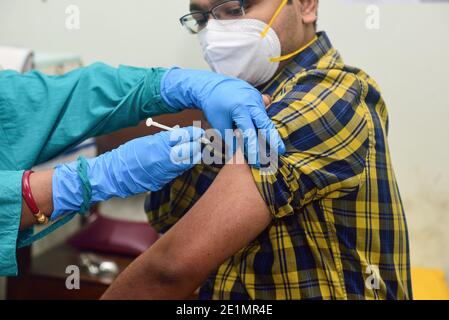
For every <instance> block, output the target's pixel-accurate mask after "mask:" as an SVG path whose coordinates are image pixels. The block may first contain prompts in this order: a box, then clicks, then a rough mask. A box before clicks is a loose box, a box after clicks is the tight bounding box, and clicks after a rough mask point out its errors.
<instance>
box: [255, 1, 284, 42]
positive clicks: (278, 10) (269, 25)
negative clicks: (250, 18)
mask: <svg viewBox="0 0 449 320" xmlns="http://www.w3.org/2000/svg"><path fill="white" fill-rule="evenodd" d="M287 2H288V0H282V3H281V4H280V5H279V8H277V10H276V12H275V13H274V15H273V18H271V20H270V22H269V23H268V25H267V26H266V28H265V30H264V31H263V32H262V34H261V36H262V39H263V38H265V37H266V36H267V33H268V31H270V28H271V26H272V25H273V23H274V21H276V18H277V17H278V15H279V14H280V13H281V11H282V9H284V7H285V5H286V4H287Z"/></svg>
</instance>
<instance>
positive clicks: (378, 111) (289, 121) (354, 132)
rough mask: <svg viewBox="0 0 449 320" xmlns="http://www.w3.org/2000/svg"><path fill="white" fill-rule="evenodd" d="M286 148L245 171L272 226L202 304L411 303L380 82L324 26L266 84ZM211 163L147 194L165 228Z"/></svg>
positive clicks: (203, 183)
mask: <svg viewBox="0 0 449 320" xmlns="http://www.w3.org/2000/svg"><path fill="white" fill-rule="evenodd" d="M263 91H264V92H265V93H268V94H270V95H271V96H272V97H273V104H272V105H271V107H270V108H269V111H268V113H269V115H270V117H271V118H272V120H273V122H274V123H275V125H276V127H277V129H278V130H279V132H280V134H281V136H282V138H283V139H284V141H285V143H286V147H287V153H286V154H285V155H284V156H281V157H280V159H279V169H278V171H277V172H276V173H275V174H274V175H264V174H261V172H260V171H259V170H257V169H252V174H253V176H254V179H255V181H256V184H257V186H258V189H259V191H260V193H261V195H262V197H263V199H264V200H265V202H266V204H267V206H268V207H269V209H270V211H271V212H272V214H273V217H274V219H273V221H272V223H271V225H270V226H269V227H268V228H267V229H266V230H265V231H264V232H262V234H261V235H260V236H259V237H258V238H257V239H256V240H254V241H253V242H252V243H251V244H250V245H248V246H247V247H246V248H243V249H242V250H240V251H239V252H237V253H236V254H235V255H234V256H233V257H231V258H230V259H229V260H227V261H226V262H225V263H223V264H222V265H221V266H220V267H219V268H218V270H217V271H216V272H215V273H214V274H213V275H211V277H210V278H209V280H208V281H207V282H206V283H205V284H204V285H203V287H202V289H201V294H200V298H202V299H239V300H240V299H411V298H412V291H411V283H410V263H409V243H408V233H407V225H406V221H405V216H404V211H403V207H402V203H401V198H400V195H399V190H398V186H397V184H396V179H395V175H394V171H393V167H392V164H391V158H390V154H389V149H388V144H387V133H388V114H387V108H386V105H385V102H384V100H383V98H382V96H381V93H380V90H379V87H378V86H377V84H376V83H375V82H374V81H373V80H372V79H371V78H370V77H369V76H368V75H367V74H366V73H364V72H363V71H361V70H359V69H356V68H353V67H349V66H346V65H345V64H344V63H343V61H342V59H341V57H340V55H339V53H338V52H337V51H336V50H335V49H334V48H333V47H332V45H331V43H330V41H329V39H328V37H327V36H326V34H325V33H320V34H318V40H317V41H315V42H314V43H313V44H311V45H310V46H309V47H308V48H307V49H306V50H305V51H303V52H302V53H301V54H299V55H298V56H296V57H295V59H294V60H293V61H292V62H291V63H289V65H288V66H287V67H286V68H285V69H284V70H283V71H282V72H281V73H280V74H279V75H278V76H277V77H276V78H275V79H274V80H273V81H272V83H270V84H269V85H268V86H267V87H266V88H265V90H263ZM218 172H219V169H217V168H212V167H207V166H204V165H199V166H197V167H195V168H194V169H192V170H191V171H189V172H187V173H185V174H184V175H183V176H181V177H180V178H178V179H177V180H175V181H174V182H173V183H171V184H170V185H169V186H167V187H166V188H165V189H164V190H162V191H160V192H156V193H152V194H151V195H150V196H149V197H148V199H147V201H146V211H147V212H148V217H149V220H150V222H151V224H152V225H153V226H154V227H155V228H156V229H157V230H159V231H160V232H165V231H167V230H168V229H169V228H170V227H171V226H172V225H173V224H175V223H176V222H177V221H178V220H179V219H180V218H181V217H182V216H183V215H184V214H185V213H186V212H187V211H188V210H189V209H190V208H191V207H192V206H193V204H194V203H195V202H196V201H197V200H198V199H199V198H200V197H201V195H202V194H204V193H205V192H206V190H207V189H208V187H209V186H210V185H211V184H212V183H213V180H214V178H215V177H216V175H217V173H218Z"/></svg>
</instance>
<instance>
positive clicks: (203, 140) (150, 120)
mask: <svg viewBox="0 0 449 320" xmlns="http://www.w3.org/2000/svg"><path fill="white" fill-rule="evenodd" d="M146 124H147V127H156V128H159V129H162V130H165V131H175V130H176V129H177V128H179V126H176V127H175V128H172V127H168V126H165V125H163V124H160V123H158V122H156V121H154V120H153V118H148V119H147V123H146ZM201 143H203V144H206V145H208V144H212V142H210V140H209V139H207V138H204V137H203V138H201Z"/></svg>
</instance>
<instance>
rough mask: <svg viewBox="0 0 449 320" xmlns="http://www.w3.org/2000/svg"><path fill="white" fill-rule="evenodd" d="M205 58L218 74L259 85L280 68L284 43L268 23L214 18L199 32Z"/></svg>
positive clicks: (253, 20)
mask: <svg viewBox="0 0 449 320" xmlns="http://www.w3.org/2000/svg"><path fill="white" fill-rule="evenodd" d="M198 38H199V40H200V44H201V47H202V49H203V55H204V59H205V60H206V61H207V63H208V64H209V66H210V67H211V69H212V70H213V71H215V72H217V73H221V74H225V75H227V76H231V77H236V78H240V79H242V80H245V81H247V82H249V83H250V84H252V85H253V86H255V87H257V86H260V85H262V84H264V83H266V82H268V81H269V80H270V79H271V78H272V77H273V76H274V75H275V74H276V71H277V69H278V67H279V61H273V59H272V58H273V57H279V56H280V55H281V42H280V41H279V38H278V36H277V34H276V32H275V31H274V30H273V29H272V28H269V27H268V25H267V24H265V23H264V22H262V21H260V20H255V19H238V20H226V21H217V20H214V19H211V20H210V21H209V22H208V25H207V26H206V28H204V29H203V30H202V31H201V32H200V33H199V34H198Z"/></svg>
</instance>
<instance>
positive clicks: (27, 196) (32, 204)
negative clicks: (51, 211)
mask: <svg viewBox="0 0 449 320" xmlns="http://www.w3.org/2000/svg"><path fill="white" fill-rule="evenodd" d="M33 173H34V172H33V171H31V170H28V171H25V173H24V174H23V177H22V197H23V200H24V201H25V203H26V205H27V206H28V208H29V209H30V211H31V213H32V214H33V216H34V218H35V219H36V221H37V223H38V224H47V223H48V218H47V216H46V215H45V214H43V213H42V212H41V211H40V210H39V208H38V206H37V204H36V201H34V197H33V193H32V192H31V186H30V176H31V175H32V174H33Z"/></svg>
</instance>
